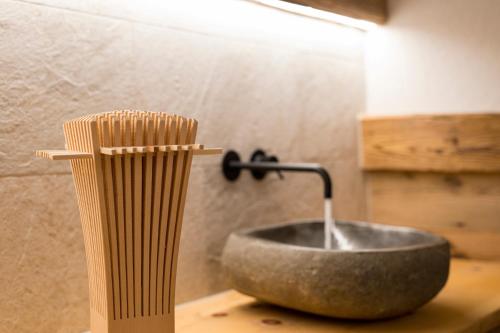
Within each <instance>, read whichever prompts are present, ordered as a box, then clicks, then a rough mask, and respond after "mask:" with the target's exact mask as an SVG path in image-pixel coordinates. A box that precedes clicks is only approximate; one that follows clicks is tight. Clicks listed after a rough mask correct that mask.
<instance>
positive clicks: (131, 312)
mask: <svg viewBox="0 0 500 333" xmlns="http://www.w3.org/2000/svg"><path fill="white" fill-rule="evenodd" d="M120 122H121V124H122V130H123V144H124V145H125V146H131V145H132V125H131V122H130V117H125V116H124V115H122V117H121V121H120ZM123 179H124V181H123V183H124V187H125V188H124V192H125V244H126V246H125V250H126V255H127V260H126V262H127V303H128V318H131V317H133V316H135V306H134V296H135V295H134V234H133V224H134V221H133V211H132V159H131V157H130V155H129V154H127V155H125V156H124V158H123Z"/></svg>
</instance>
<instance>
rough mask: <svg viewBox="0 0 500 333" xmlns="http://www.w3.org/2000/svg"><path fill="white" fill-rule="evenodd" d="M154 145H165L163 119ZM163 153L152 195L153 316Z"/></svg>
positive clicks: (157, 161) (157, 160)
mask: <svg viewBox="0 0 500 333" xmlns="http://www.w3.org/2000/svg"><path fill="white" fill-rule="evenodd" d="M155 144H157V145H163V144H165V119H164V118H160V119H159V120H158V121H157V122H156V138H155ZM163 155H164V154H163V152H157V153H156V154H155V169H154V170H155V171H154V175H155V177H154V182H153V188H154V194H153V220H152V221H153V222H152V226H153V227H152V230H151V236H152V237H151V286H150V289H151V295H150V308H151V312H152V313H154V314H155V315H157V314H158V307H157V302H156V297H157V276H158V272H157V268H158V238H159V235H160V230H159V228H160V213H161V197H162V185H163V181H164V180H163Z"/></svg>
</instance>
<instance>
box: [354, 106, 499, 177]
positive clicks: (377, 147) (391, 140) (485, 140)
mask: <svg viewBox="0 0 500 333" xmlns="http://www.w3.org/2000/svg"><path fill="white" fill-rule="evenodd" d="M361 137H362V140H361V147H360V151H361V155H362V156H361V165H362V167H363V169H365V170H399V171H438V172H499V171H500V113H482V114H453V115H418V116H389V117H364V118H362V119H361Z"/></svg>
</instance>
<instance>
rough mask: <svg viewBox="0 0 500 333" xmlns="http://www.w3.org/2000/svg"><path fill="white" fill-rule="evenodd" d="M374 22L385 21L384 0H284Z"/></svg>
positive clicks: (385, 3) (385, 8)
mask: <svg viewBox="0 0 500 333" xmlns="http://www.w3.org/2000/svg"><path fill="white" fill-rule="evenodd" d="M285 1H288V2H292V3H296V4H299V5H304V6H309V7H313V8H316V9H321V10H326V11H329V12H333V13H336V14H339V15H344V16H349V17H352V18H355V19H359V20H366V21H371V22H375V23H380V24H382V23H385V21H387V1H386V0H285Z"/></svg>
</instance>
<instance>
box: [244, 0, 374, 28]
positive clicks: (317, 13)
mask: <svg viewBox="0 0 500 333" xmlns="http://www.w3.org/2000/svg"><path fill="white" fill-rule="evenodd" d="M253 1H255V2H258V3H261V4H263V5H265V6H269V7H274V8H278V9H281V10H284V11H287V12H291V13H294V14H299V15H304V16H309V17H313V18H316V19H320V20H324V21H329V22H333V23H338V24H342V25H346V26H349V27H353V28H357V29H361V30H365V31H368V30H372V29H374V28H376V27H377V24H376V23H373V22H369V21H365V20H358V19H354V18H352V17H348V16H343V15H339V14H335V13H332V12H327V11H324V10H320V9H316V8H312V7H308V6H303V5H298V4H294V3H291V2H287V1H283V0H253Z"/></svg>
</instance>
